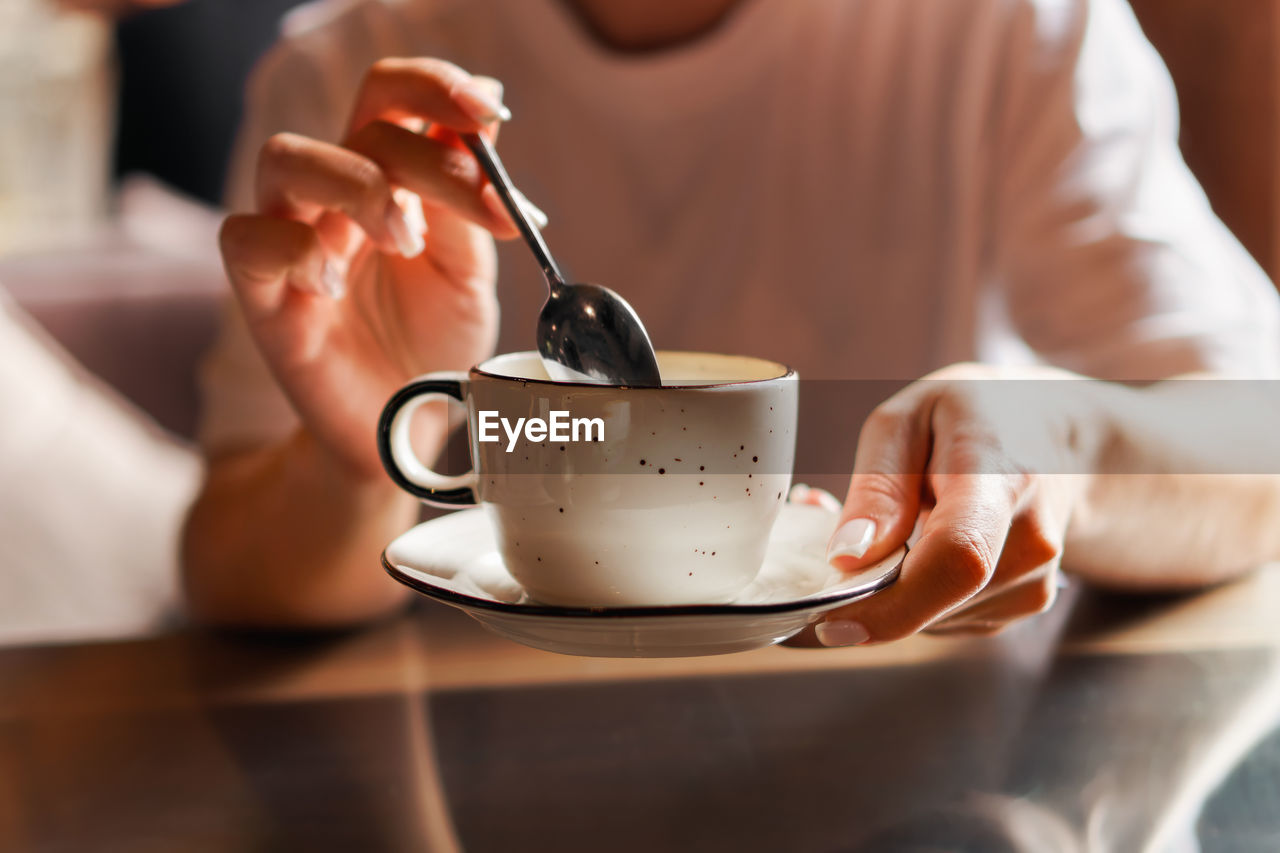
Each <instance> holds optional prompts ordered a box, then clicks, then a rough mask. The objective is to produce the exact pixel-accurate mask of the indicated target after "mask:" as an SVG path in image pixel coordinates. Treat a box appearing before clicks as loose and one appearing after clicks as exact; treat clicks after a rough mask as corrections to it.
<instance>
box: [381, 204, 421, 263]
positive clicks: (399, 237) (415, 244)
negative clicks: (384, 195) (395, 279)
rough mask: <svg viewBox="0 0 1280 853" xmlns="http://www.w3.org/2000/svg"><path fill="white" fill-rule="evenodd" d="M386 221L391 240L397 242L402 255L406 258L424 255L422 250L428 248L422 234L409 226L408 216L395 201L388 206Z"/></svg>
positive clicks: (397, 247)
mask: <svg viewBox="0 0 1280 853" xmlns="http://www.w3.org/2000/svg"><path fill="white" fill-rule="evenodd" d="M386 221H387V230H388V231H390V232H391V239H392V240H395V243H396V249H397V250H398V251H399V252H400V254H402V255H404V256H405V257H406V258H416V257H418V255H421V254H422V250H423V249H425V248H426V247H427V243H426V241H425V240H423V239H422V233H421V232H420V231H415V230H414V229H413V227H412V226H411V225H410V224H409V216H408V214H406V213H405V212H404V211H403V210H401V209H400V205H398V204H396V203H395V202H394V201H393V202H391V203H390V204H388V205H387V213H386Z"/></svg>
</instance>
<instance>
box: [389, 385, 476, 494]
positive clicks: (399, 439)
mask: <svg viewBox="0 0 1280 853" xmlns="http://www.w3.org/2000/svg"><path fill="white" fill-rule="evenodd" d="M469 390H470V380H469V379H468V378H467V375H466V374H465V373H454V372H442V373H429V374H427V375H426V376H422V377H419V378H418V379H415V380H413V381H412V382H410V383H409V384H408V385H406V386H404V387H403V388H401V389H400V390H399V391H397V392H396V393H395V395H394V396H393V397H392V398H391V399H390V400H389V401H388V402H387V405H386V406H384V407H383V409H382V417H381V418H379V419H378V455H379V456H380V457H382V467H383V468H386V469H387V473H388V474H389V475H391V479H392V480H394V481H395V483H396V485H397V486H399V487H400V488H402V489H404V490H405V491H406V492H408V493H409V494H411V495H415V496H416V497H419V498H421V499H422V500H423V501H425V502H426V503H429V504H432V505H433V506H439V507H446V508H448V507H463V506H476V505H477V504H478V503H479V501H478V500H477V499H476V488H475V487H476V482H477V477H476V472H475V467H474V465H475V460H474V459H473V460H472V466H473V467H472V469H471V470H470V471H468V472H467V473H465V474H460V475H458V476H456V477H447V476H445V475H444V474H437V473H436V472H435V471H432V470H431V469H430V468H429V467H427V465H425V464H424V463H423V462H422V460H421V459H419V458H418V456H417V454H416V453H414V452H413V444H412V442H411V441H410V440H409V438H410V435H409V424H410V423H411V421H412V420H413V413H414V412H416V411H417V410H418V408H419V407H420V406H422V404H423V403H425V402H427V401H428V400H430V399H431V398H432V397H437V396H444V397H449V398H452V399H454V400H457V401H458V402H460V403H465V402H466V400H467V394H468V392H469Z"/></svg>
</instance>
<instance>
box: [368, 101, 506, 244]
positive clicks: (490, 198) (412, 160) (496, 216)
mask: <svg viewBox="0 0 1280 853" xmlns="http://www.w3.org/2000/svg"><path fill="white" fill-rule="evenodd" d="M346 145H347V147H348V148H350V149H351V150H353V151H355V152H358V153H359V154H362V155H364V156H365V157H367V158H368V159H369V160H372V161H373V162H375V163H377V164H378V166H379V167H380V168H381V169H382V172H383V174H384V175H385V176H386V179H387V180H388V181H389V182H390V183H392V184H395V185H397V186H402V187H405V188H406V189H409V190H411V191H413V192H414V193H416V194H417V195H418V196H419V197H420V198H421V199H422V202H423V204H426V205H429V206H432V207H441V208H446V209H449V210H452V211H454V212H456V213H458V214H460V215H461V216H463V217H465V218H466V219H469V220H471V221H472V222H474V223H475V224H477V225H480V226H482V227H484V228H487V229H488V230H489V231H491V232H493V233H494V235H495V236H498V237H507V238H510V237H515V236H518V234H519V232H518V231H517V230H516V227H515V225H514V224H513V223H512V221H511V218H510V217H509V216H508V215H507V212H506V209H505V208H504V207H503V206H502V202H501V201H500V200H499V199H498V196H497V194H496V192H495V191H494V189H493V187H491V186H490V185H489V183H488V181H487V180H486V179H485V176H484V172H483V171H482V170H481V169H480V164H479V163H477V162H476V159H475V158H474V157H473V156H471V152H469V151H467V150H466V149H464V148H461V147H457V146H454V145H450V144H448V143H447V142H442V141H440V140H438V139H434V138H431V137H429V136H424V135H422V134H418V133H414V132H413V131H411V130H407V129H405V128H403V127H400V126H399V125H396V124H392V123H390V122H385V121H375V122H373V123H371V124H367V125H365V126H364V127H363V128H362V129H361V130H359V131H357V132H356V133H354V134H353V135H352V136H351V137H349V138H348V139H347V143H346Z"/></svg>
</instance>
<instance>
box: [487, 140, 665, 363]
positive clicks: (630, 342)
mask: <svg viewBox="0 0 1280 853" xmlns="http://www.w3.org/2000/svg"><path fill="white" fill-rule="evenodd" d="M462 139H463V142H464V143H465V144H466V145H467V147H468V148H469V149H470V150H471V153H472V154H474V155H475V157H476V159H477V160H479V161H480V166H481V168H483V169H484V172H485V174H486V175H487V176H488V178H489V181H490V182H491V183H492V184H493V185H494V187H495V188H496V189H497V191H498V195H499V197H500V198H501V199H502V202H503V204H504V205H505V206H506V208H507V212H508V213H510V214H511V218H512V219H513V220H515V223H516V227H517V228H519V229H520V234H521V236H522V237H524V241H525V243H526V244H527V245H528V246H529V248H530V249H531V250H532V251H533V255H534V257H535V258H536V259H537V260H538V264H539V266H541V267H542V273H543V275H544V276H545V277H546V279H547V287H548V288H549V289H550V293H549V294H548V296H547V301H546V303H545V304H544V305H543V306H542V312H541V314H539V316H538V326H537V339H538V354H539V355H540V356H541V357H542V364H543V367H545V368H546V371H547V375H549V376H550V377H551V378H552V379H555V380H558V381H562V382H591V383H598V384H605V385H631V386H656V385H661V384H662V376H661V374H660V373H659V372H658V358H657V356H656V355H654V351H653V343H652V342H651V341H650V340H649V333H648V332H646V331H645V328H644V324H643V323H642V322H641V321H640V317H639V316H638V315H637V314H636V312H635V309H634V308H632V307H631V306H630V305H629V304H628V303H627V301H626V300H625V299H623V298H622V297H621V296H619V295H618V294H617V293H615V292H613V291H612V290H610V289H609V288H607V287H604V286H603V285H599V284H570V283H568V282H566V281H565V280H564V276H563V275H562V274H561V272H560V268H559V266H557V265H556V262H555V259H554V258H552V257H551V251H550V250H549V249H548V248H547V244H546V242H545V241H543V239H542V232H541V231H539V230H538V226H537V225H535V224H534V222H533V221H532V220H531V219H530V217H529V216H528V214H526V212H525V209H524V206H523V205H522V204H521V203H520V199H521V198H522V196H521V195H520V193H519V191H518V190H517V189H516V188H515V186H514V185H512V183H511V178H510V177H509V176H508V175H507V170H506V169H505V168H504V167H503V165H502V161H501V160H500V159H499V158H498V152H497V151H495V150H494V148H493V143H491V142H490V141H489V140H488V139H487V138H485V137H484V136H481V135H480V134H478V133H468V134H464V135H463V137H462Z"/></svg>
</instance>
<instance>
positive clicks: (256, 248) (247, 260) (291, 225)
mask: <svg viewBox="0 0 1280 853" xmlns="http://www.w3.org/2000/svg"><path fill="white" fill-rule="evenodd" d="M219 242H220V244H221V247H222V260H223V264H224V265H225V266H226V270H227V277H228V278H229V279H230V281H231V285H232V287H233V288H234V290H235V292H236V295H237V296H238V297H239V299H240V302H241V304H242V305H243V307H244V312H245V318H246V319H247V320H248V321H249V323H250V324H253V323H256V322H259V321H261V320H264V319H267V318H269V317H272V316H274V315H275V314H277V313H278V312H279V311H280V309H281V307H282V306H283V305H284V303H285V300H286V299H287V298H288V296H289V289H290V288H291V287H292V288H295V289H297V290H300V291H304V292H307V293H312V294H320V295H324V296H328V297H333V298H338V297H340V296H342V293H343V290H344V283H343V279H342V276H341V275H340V274H339V273H338V271H337V270H336V269H335V268H334V267H333V266H332V264H330V263H329V262H328V261H327V260H326V258H325V253H324V249H323V247H322V246H321V244H320V238H319V235H318V234H317V233H316V231H315V229H314V228H312V227H311V226H310V225H307V224H306V223H303V222H295V221H292V220H288V219H278V218H275V217H271V216H263V215H258V214H253V215H237V216H229V217H227V219H226V221H225V222H223V224H222V230H221V232H220V234H219Z"/></svg>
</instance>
